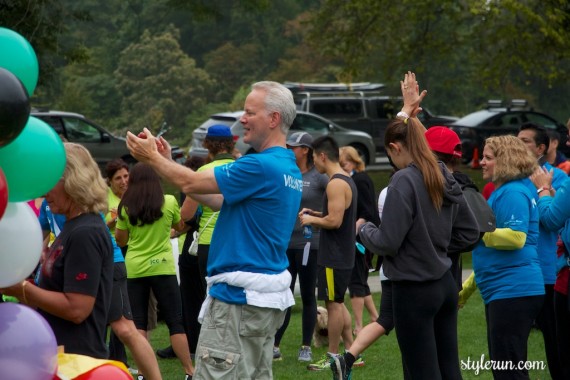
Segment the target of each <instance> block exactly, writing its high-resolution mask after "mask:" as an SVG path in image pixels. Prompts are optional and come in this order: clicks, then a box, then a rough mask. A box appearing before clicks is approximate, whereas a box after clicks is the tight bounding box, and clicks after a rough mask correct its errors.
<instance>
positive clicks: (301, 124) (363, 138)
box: [189, 111, 375, 164]
mask: <svg viewBox="0 0 570 380" xmlns="http://www.w3.org/2000/svg"><path fill="white" fill-rule="evenodd" d="M242 115H243V111H237V112H223V113H217V114H214V115H212V116H210V118H209V119H208V120H206V121H205V122H204V123H202V125H200V126H199V127H198V128H196V129H195V130H194V132H192V143H191V146H190V151H189V154H191V155H198V156H206V155H207V154H208V151H207V150H206V149H205V148H204V147H202V142H203V141H204V138H205V137H206V133H207V132H208V128H209V127H210V126H212V125H215V124H223V125H227V126H228V127H230V129H231V130H232V134H233V135H234V136H235V138H236V148H237V149H238V150H239V151H240V152H241V153H242V154H248V153H253V152H255V151H254V150H253V148H252V147H251V146H250V145H249V144H246V143H244V142H243V124H242V123H240V121H239V120H240V118H241V116H242ZM300 131H303V132H308V133H310V134H311V136H313V138H317V137H320V136H323V135H329V136H331V137H334V139H335V140H336V141H337V143H338V144H339V145H340V146H344V145H350V146H353V147H354V148H355V149H356V150H357V151H358V153H359V154H360V156H361V157H362V158H363V160H364V162H365V163H366V164H370V163H371V162H372V163H374V161H373V160H374V157H375V150H374V143H373V142H372V137H371V136H370V135H369V134H367V133H364V132H360V131H352V130H350V129H347V128H343V127H341V126H339V125H337V124H335V123H333V122H332V121H330V120H327V119H325V118H323V117H321V116H319V115H315V114H312V113H309V112H303V111H297V116H296V117H295V120H294V121H293V125H291V128H289V134H291V133H294V132H300ZM371 160H372V161H371Z"/></svg>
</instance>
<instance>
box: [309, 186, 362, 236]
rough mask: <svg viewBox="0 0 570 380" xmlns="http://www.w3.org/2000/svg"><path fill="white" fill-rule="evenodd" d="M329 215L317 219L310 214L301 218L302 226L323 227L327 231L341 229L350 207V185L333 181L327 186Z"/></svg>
mask: <svg viewBox="0 0 570 380" xmlns="http://www.w3.org/2000/svg"><path fill="white" fill-rule="evenodd" d="M326 191H327V199H328V212H329V213H328V215H326V216H324V217H317V216H313V215H310V214H302V215H301V216H300V219H301V224H302V225H307V224H310V225H312V226H316V227H321V228H324V229H327V230H332V229H336V228H339V227H340V226H341V224H342V219H343V218H344V211H345V210H346V209H347V208H348V207H349V206H350V204H347V198H348V199H351V198H350V197H348V196H347V192H349V191H350V187H349V186H348V184H347V183H346V182H345V181H343V180H340V179H333V180H332V181H331V182H329V185H328V186H327V190H326Z"/></svg>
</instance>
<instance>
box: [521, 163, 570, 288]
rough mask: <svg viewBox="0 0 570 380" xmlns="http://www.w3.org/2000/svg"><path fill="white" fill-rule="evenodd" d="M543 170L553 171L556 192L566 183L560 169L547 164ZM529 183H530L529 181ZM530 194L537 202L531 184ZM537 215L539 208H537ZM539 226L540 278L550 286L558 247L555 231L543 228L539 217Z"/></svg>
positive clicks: (564, 174) (535, 193) (534, 188)
mask: <svg viewBox="0 0 570 380" xmlns="http://www.w3.org/2000/svg"><path fill="white" fill-rule="evenodd" d="M543 166H544V168H545V169H546V170H551V169H554V171H553V178H552V187H553V188H554V189H555V190H558V189H559V188H560V186H562V184H563V183H564V181H566V179H567V178H568V175H567V174H566V173H565V172H564V171H563V170H561V169H558V168H554V167H553V166H552V165H550V164H549V163H548V162H547V163H545V164H544V165H543ZM529 182H530V181H529ZM529 186H530V187H529V188H530V189H531V192H532V193H533V194H534V198H535V200H536V201H537V202H538V200H539V196H538V193H537V192H536V187H535V186H534V184H533V183H532V182H530V184H529ZM539 215H541V214H540V208H539ZM540 220H541V222H540V225H539V238H538V259H539V260H540V269H541V270H542V278H543V280H544V283H545V284H547V285H552V284H554V283H555V282H556V260H557V254H556V251H557V249H558V246H557V245H556V242H557V241H558V233H557V231H551V230H549V229H548V228H546V227H545V225H544V224H543V223H542V216H541V217H540Z"/></svg>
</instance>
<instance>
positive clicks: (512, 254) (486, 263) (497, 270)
mask: <svg viewBox="0 0 570 380" xmlns="http://www.w3.org/2000/svg"><path fill="white" fill-rule="evenodd" d="M528 182H530V180H529V179H527V178H525V179H522V180H514V181H510V182H507V183H505V184H504V185H502V186H500V187H499V188H498V189H496V190H495V191H494V192H493V193H492V194H491V197H490V198H489V200H488V203H489V205H490V206H491V208H492V209H493V211H494V213H495V217H496V219H497V228H510V229H512V230H514V231H520V232H524V233H526V242H525V245H524V247H522V248H521V249H515V250H500V249H495V248H489V247H486V246H485V243H484V242H483V240H481V241H480V242H479V245H478V246H477V247H476V248H475V249H474V250H473V271H474V272H475V281H476V282H477V287H478V288H479V290H480V292H481V296H482V297H483V301H484V302H485V304H488V303H489V302H491V301H494V300H498V299H505V298H516V297H525V296H535V295H542V294H544V282H543V279H542V272H541V270H540V263H539V259H538V253H537V245H538V209H537V207H536V200H535V199H534V194H533V193H532V192H531V190H530V188H529V183H528ZM531 185H532V184H531ZM534 193H536V190H535V191H534Z"/></svg>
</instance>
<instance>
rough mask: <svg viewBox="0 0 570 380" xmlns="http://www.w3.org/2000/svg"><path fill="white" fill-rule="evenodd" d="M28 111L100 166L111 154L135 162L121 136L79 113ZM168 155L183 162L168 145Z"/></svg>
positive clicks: (182, 156) (180, 154) (113, 157)
mask: <svg viewBox="0 0 570 380" xmlns="http://www.w3.org/2000/svg"><path fill="white" fill-rule="evenodd" d="M30 115H31V116H34V117H37V118H38V119H40V120H43V121H44V122H46V123H47V124H48V125H50V126H51V127H52V128H53V129H54V130H55V131H56V132H57V133H58V134H59V135H60V136H63V137H65V139H66V140H67V141H69V142H74V143H78V144H81V145H83V146H85V147H86V148H87V150H89V152H90V153H91V155H92V156H93V159H94V160H95V161H96V162H97V164H98V165H99V167H100V168H101V169H103V168H104V167H105V165H106V164H107V163H108V162H109V161H111V160H113V159H115V158H122V159H123V160H124V161H125V162H127V163H129V164H132V163H135V162H136V160H135V159H134V158H133V156H131V154H130V152H129V150H128V149H127V144H126V140H125V138H123V137H117V136H114V135H113V134H112V133H111V132H109V131H107V130H106V129H105V128H103V127H101V126H99V125H97V124H95V123H94V122H92V121H90V120H89V119H87V118H85V116H83V115H80V114H78V113H72V112H62V111H47V110H38V109H32V112H31V113H30ZM172 158H173V159H174V160H175V161H177V162H179V163H184V152H183V151H182V149H180V148H179V147H172Z"/></svg>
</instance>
